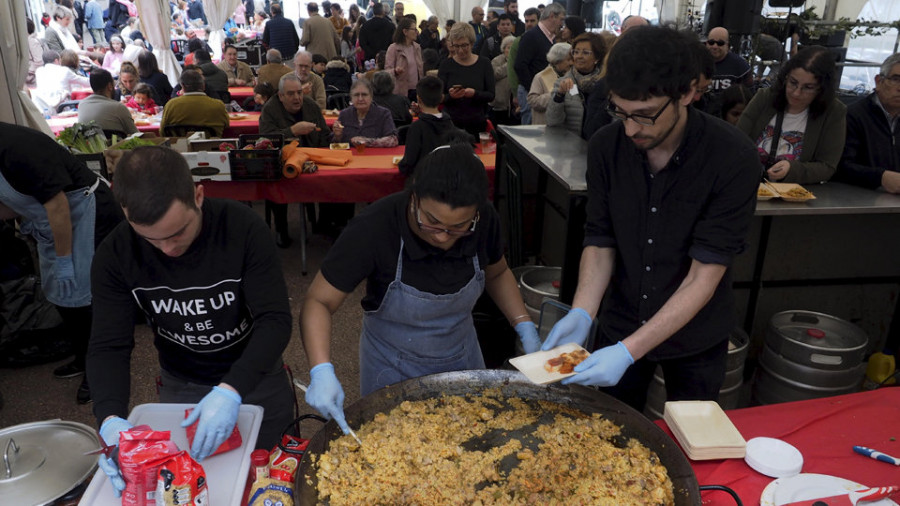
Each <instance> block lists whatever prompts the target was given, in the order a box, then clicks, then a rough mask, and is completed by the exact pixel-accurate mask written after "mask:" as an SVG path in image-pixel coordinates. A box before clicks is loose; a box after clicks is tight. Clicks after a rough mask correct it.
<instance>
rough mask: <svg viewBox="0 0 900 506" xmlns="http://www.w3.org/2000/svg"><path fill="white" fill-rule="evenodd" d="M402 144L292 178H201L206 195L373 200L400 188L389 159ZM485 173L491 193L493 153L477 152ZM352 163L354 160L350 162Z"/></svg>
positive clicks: (286, 200) (285, 201)
mask: <svg viewBox="0 0 900 506" xmlns="http://www.w3.org/2000/svg"><path fill="white" fill-rule="evenodd" d="M403 150H404V148H403V146H398V147H396V148H368V149H366V153H365V154H364V155H361V156H360V155H354V157H355V158H358V159H368V161H369V162H371V163H369V164H368V165H369V166H368V167H365V168H346V169H343V168H342V169H336V168H329V167H327V166H323V167H320V169H319V171H318V172H316V173H314V174H301V175H299V176H298V177H296V178H294V179H282V180H280V181H277V182H264V181H203V183H202V184H203V187H204V189H205V190H206V195H208V196H210V197H220V198H229V199H234V200H271V201H273V202H277V203H281V204H289V203H294V202H303V203H310V202H374V201H376V200H378V199H380V198H382V197H384V196H387V195H390V194H391V193H395V192H398V191H400V190H402V189H403V185H404V184H405V182H406V177H405V176H403V175H402V174H400V171H399V170H397V167H396V166H395V165H393V163H391V161H390V159H391V158H392V157H393V156H402V155H403ZM480 156H481V159H482V161H483V162H484V165H485V168H486V169H487V173H488V181H489V182H490V185H491V190H490V193H489V195H491V194H493V185H494V164H495V155H494V153H489V154H482V155H480ZM354 165H356V163H354Z"/></svg>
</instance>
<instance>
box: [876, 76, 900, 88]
mask: <svg viewBox="0 0 900 506" xmlns="http://www.w3.org/2000/svg"><path fill="white" fill-rule="evenodd" d="M878 75H880V76H881V78H882V79H884V80H885V81H887V83H888V84H890V85H892V86H900V74H894V75H890V76H886V75H884V74H878Z"/></svg>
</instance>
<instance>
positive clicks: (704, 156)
mask: <svg viewBox="0 0 900 506" xmlns="http://www.w3.org/2000/svg"><path fill="white" fill-rule="evenodd" d="M695 43H696V42H691V40H690V39H689V38H687V37H686V36H685V35H682V34H680V33H678V32H675V31H673V30H670V29H667V28H658V27H639V28H634V29H632V30H630V31H629V32H628V33H627V34H626V35H624V36H622V38H621V39H620V40H619V42H618V43H616V45H615V46H613V48H612V50H611V51H610V54H609V60H608V64H607V74H606V80H607V84H608V85H609V89H610V95H609V97H610V98H609V105H608V111H609V113H610V114H611V115H612V116H614V117H615V118H617V119H618V121H614V122H613V123H611V124H609V125H607V126H605V127H603V128H601V129H600V130H598V131H597V133H596V134H594V136H593V137H591V140H590V141H589V143H588V155H587V166H588V170H587V184H588V203H587V210H586V211H587V224H586V226H585V238H584V251H583V253H582V257H581V266H580V272H579V277H578V288H577V290H576V293H575V297H574V300H573V302H572V308H573V309H572V311H571V312H570V313H569V314H568V315H566V316H565V317H564V318H563V319H562V320H560V321H559V322H558V323H557V324H556V325H555V326H554V327H553V330H552V331H551V332H550V335H549V336H548V338H547V341H546V342H545V344H544V349H550V348H552V347H554V346H556V345H559V344H562V343H566V342H577V343H579V344H581V343H584V342H585V340H586V338H587V337H588V333H589V332H590V328H591V323H592V321H593V318H594V316H596V315H597V312H598V310H599V308H600V301H601V299H603V296H604V294H605V293H606V292H607V291H608V292H609V293H608V296H607V301H606V303H604V305H603V313H602V314H601V315H600V318H599V320H600V325H599V331H598V336H597V343H598V344H597V348H596V350H595V351H594V353H593V354H592V355H591V356H590V357H589V358H588V359H586V360H585V361H584V362H582V363H581V364H579V365H578V366H577V367H576V368H575V372H576V373H577V374H575V375H574V376H572V377H570V378H567V379H566V380H564V382H567V383H579V384H584V385H596V386H601V387H611V388H608V389H607V391H608V392H609V393H611V394H612V395H614V396H616V397H618V398H620V399H622V400H623V401H625V402H627V403H629V404H630V405H632V406H633V407H635V408H636V409H638V410H641V409H643V406H644V404H645V402H646V393H647V386H648V385H649V383H650V381H651V379H652V377H653V373H654V371H655V370H656V367H657V365H661V366H662V368H663V371H664V374H665V378H666V390H667V393H668V400H670V401H672V400H682V399H700V400H715V399H716V397H717V396H718V392H719V389H720V387H721V385H722V382H723V380H724V375H725V358H726V354H727V351H728V335H729V333H730V331H731V330H732V329H733V328H734V326H735V323H736V322H735V307H734V297H733V294H732V293H731V276H730V275H729V269H728V267H729V266H730V265H731V263H732V261H733V259H734V257H735V256H736V255H737V254H739V253H741V252H742V251H744V249H746V245H747V242H746V237H747V232H748V230H749V226H750V219H751V218H752V216H753V211H754V209H755V204H756V189H757V184H758V182H759V175H760V168H759V162H758V159H757V157H756V153H755V150H754V147H753V145H752V143H750V142H748V139H747V138H746V136H743V135H742V134H741V132H740V131H738V130H737V129H736V128H734V127H733V126H731V125H728V124H727V123H725V122H724V121H722V120H720V119H718V118H714V117H712V116H709V115H707V114H705V113H702V112H699V111H697V110H696V109H695V108H693V107H689V106H690V104H691V103H692V101H693V97H694V93H695V92H696V88H697V85H698V81H699V76H700V70H699V66H698V61H697V58H696V55H695V53H693V52H692V51H691V50H690V47H691V46H690V45H691V44H695Z"/></svg>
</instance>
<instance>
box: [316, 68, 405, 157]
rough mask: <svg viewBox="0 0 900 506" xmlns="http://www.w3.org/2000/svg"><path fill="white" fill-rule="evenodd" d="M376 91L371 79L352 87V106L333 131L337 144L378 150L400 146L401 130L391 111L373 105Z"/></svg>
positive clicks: (358, 82)
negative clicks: (398, 131)
mask: <svg viewBox="0 0 900 506" xmlns="http://www.w3.org/2000/svg"><path fill="white" fill-rule="evenodd" d="M374 97H375V90H374V88H373V87H372V83H370V82H369V81H368V80H367V79H359V80H357V81H356V82H355V83H353V86H351V87H350V100H351V102H352V105H350V107H347V108H346V109H344V110H342V111H341V112H340V113H339V114H338V119H337V121H335V122H334V125H333V126H332V127H331V129H332V132H334V141H335V142H349V143H350V144H352V145H354V146H355V145H357V144H361V143H364V144H365V145H366V146H369V147H375V148H392V147H394V146H396V145H397V127H396V126H394V120H393V119H392V118H391V111H389V110H388V109H385V108H384V107H381V106H380V105H378V104H375V103H373V99H374Z"/></svg>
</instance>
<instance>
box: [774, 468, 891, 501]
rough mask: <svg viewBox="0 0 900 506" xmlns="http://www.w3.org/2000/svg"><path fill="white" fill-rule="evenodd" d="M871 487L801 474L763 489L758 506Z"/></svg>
mask: <svg viewBox="0 0 900 506" xmlns="http://www.w3.org/2000/svg"><path fill="white" fill-rule="evenodd" d="M869 486H873V485H861V484H859V483H856V482H854V481H850V480H845V479H844V478H838V477H837V476H829V475H827V474H814V473H801V474H798V475H795V476H791V477H789V478H778V479H777V480H774V481H772V483H769V485H768V486H766V488H765V489H763V492H762V495H761V496H760V498H759V504H760V506H781V505H783V504H788V503H791V502H795V501H809V500H812V499H820V498H823V497H831V496H834V495H840V494H847V493H850V492H853V491H854V490H860V489H864V488H868V487H869ZM865 506H897V503H895V502H894V501H892V500H890V499H881V500H878V501H872V502H867V503H865Z"/></svg>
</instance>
